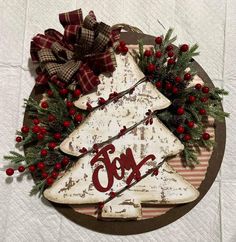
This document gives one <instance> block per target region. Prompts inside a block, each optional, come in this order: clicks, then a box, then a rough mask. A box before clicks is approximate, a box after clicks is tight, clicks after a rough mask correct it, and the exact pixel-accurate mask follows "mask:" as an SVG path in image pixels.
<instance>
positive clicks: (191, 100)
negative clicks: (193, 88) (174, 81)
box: [188, 95, 196, 103]
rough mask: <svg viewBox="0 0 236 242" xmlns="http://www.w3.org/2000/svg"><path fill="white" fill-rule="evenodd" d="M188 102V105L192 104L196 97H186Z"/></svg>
mask: <svg viewBox="0 0 236 242" xmlns="http://www.w3.org/2000/svg"><path fill="white" fill-rule="evenodd" d="M188 100H189V102H190V103H194V102H195V101H196V97H195V96H192V95H190V96H188Z"/></svg>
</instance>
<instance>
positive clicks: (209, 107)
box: [134, 29, 229, 166]
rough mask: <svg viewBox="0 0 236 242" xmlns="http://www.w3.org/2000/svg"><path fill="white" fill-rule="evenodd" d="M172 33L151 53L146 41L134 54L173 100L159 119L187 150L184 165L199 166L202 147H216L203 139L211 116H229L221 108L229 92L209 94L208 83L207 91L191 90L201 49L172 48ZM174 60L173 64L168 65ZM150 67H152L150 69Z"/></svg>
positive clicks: (200, 87) (218, 89)
mask: <svg viewBox="0 0 236 242" xmlns="http://www.w3.org/2000/svg"><path fill="white" fill-rule="evenodd" d="M172 33H173V30H172V29H170V30H169V31H168V32H167V34H166V35H165V36H164V37H163V36H161V37H159V39H160V38H161V40H162V41H161V43H155V45H154V47H153V48H151V52H150V50H144V46H143V41H142V40H140V41H139V51H138V52H137V51H134V54H135V57H136V60H137V63H138V65H139V67H140V68H141V70H142V71H143V72H144V73H145V74H146V76H147V78H148V79H149V80H150V81H151V82H152V83H153V84H155V85H156V86H157V88H158V89H159V91H160V92H162V93H163V94H164V95H165V96H166V97H167V98H168V99H169V100H170V101H171V105H170V106H169V107H168V108H167V109H165V110H161V111H159V112H158V113H157V116H158V118H159V119H160V120H161V121H162V122H163V123H164V124H165V125H166V126H167V127H168V128H169V129H170V130H171V131H172V132H173V133H175V134H176V135H177V136H178V137H179V138H180V139H181V141H182V142H183V143H184V146H185V149H184V151H183V152H182V158H183V162H184V165H187V166H195V165H196V164H197V163H198V159H197V157H198V151H199V147H205V148H208V149H210V148H211V147H212V146H213V145H214V141H213V140H212V139H209V140H205V139H204V138H203V137H202V135H203V133H204V132H205V129H206V127H207V117H212V118H214V119H215V120H217V121H222V122H223V121H224V118H225V117H228V116H229V114H228V113H225V112H224V111H223V110H222V107H221V101H222V99H223V96H224V95H227V94H228V93H227V92H226V91H225V90H223V89H220V88H215V87H214V88H209V91H208V90H207V88H206V86H207V84H206V86H205V90H204V86H203V87H202V86H201V85H200V86H198V87H197V86H196V87H188V85H189V84H190V82H191V80H192V79H193V77H194V75H196V74H197V71H196V70H195V69H194V64H193V57H194V56H197V55H198V54H199V53H198V52H197V49H198V46H197V45H196V44H195V45H193V46H191V47H190V48H189V46H187V45H185V49H183V51H181V46H179V47H178V48H177V47H174V46H173V45H172V44H173V42H174V41H175V40H176V37H173V38H172V37H171V36H172ZM182 48H183V47H182ZM168 49H169V50H168ZM157 52H159V55H158V53H157ZM170 52H172V53H170ZM160 53H161V57H160ZM168 55H170V56H171V57H169V56H168ZM170 59H172V62H168V60H170ZM152 65H154V66H155V69H154V68H153V67H152ZM150 66H151V67H152V68H149V67H150ZM185 75H186V76H185ZM190 96H191V98H192V99H191V98H190ZM179 107H181V108H183V109H184V113H183V114H181V115H179V114H178V113H177V109H178V108H179ZM201 109H203V110H205V112H206V114H204V115H201V114H199V112H200V110H201ZM204 120H205V124H204V122H203V121H204ZM188 121H193V122H194V123H195V125H194V127H192V128H190V127H188V125H187V122H188ZM180 125H181V126H182V127H184V133H181V134H180V133H178V132H177V131H176V130H177V128H178V126H180ZM185 134H189V135H190V136H189V137H191V139H189V140H185V137H184V135H185Z"/></svg>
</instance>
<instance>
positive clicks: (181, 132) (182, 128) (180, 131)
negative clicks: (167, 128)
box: [176, 125, 184, 134]
mask: <svg viewBox="0 0 236 242" xmlns="http://www.w3.org/2000/svg"><path fill="white" fill-rule="evenodd" d="M176 132H177V133H178V134H183V133H184V127H183V126H182V125H179V126H178V127H177V129H176Z"/></svg>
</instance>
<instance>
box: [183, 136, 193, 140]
mask: <svg viewBox="0 0 236 242" xmlns="http://www.w3.org/2000/svg"><path fill="white" fill-rule="evenodd" d="M183 139H184V141H189V140H191V139H192V137H191V135H190V134H185V135H184V137H183Z"/></svg>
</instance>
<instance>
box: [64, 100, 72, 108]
mask: <svg viewBox="0 0 236 242" xmlns="http://www.w3.org/2000/svg"><path fill="white" fill-rule="evenodd" d="M66 106H67V107H68V108H71V107H73V106H74V104H73V102H71V101H67V102H66Z"/></svg>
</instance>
